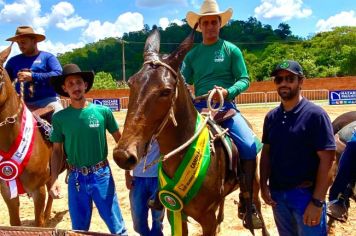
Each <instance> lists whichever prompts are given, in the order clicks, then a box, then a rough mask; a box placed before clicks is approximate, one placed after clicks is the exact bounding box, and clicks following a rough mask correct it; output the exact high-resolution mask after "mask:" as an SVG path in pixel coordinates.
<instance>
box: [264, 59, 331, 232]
mask: <svg viewBox="0 0 356 236" xmlns="http://www.w3.org/2000/svg"><path fill="white" fill-rule="evenodd" d="M271 75H272V76H273V79H274V83H275V85H276V88H277V92H278V94H279V96H280V98H281V105H280V106H279V107H277V108H275V109H273V110H272V111H270V112H269V113H268V114H267V115H266V117H265V121H264V126H263V135H262V142H263V143H264V145H263V149H262V154H261V163H260V178H261V179H260V183H261V194H262V198H263V199H264V201H265V202H266V203H267V204H269V205H271V206H272V209H273V214H274V219H275V222H276V225H277V229H278V232H279V234H280V235H306V236H307V235H310V236H312V235H313V236H314V235H326V214H325V202H324V200H325V195H326V192H327V190H328V187H329V183H330V178H329V177H330V169H331V165H332V162H333V160H334V156H335V148H336V146H335V140H334V135H333V129H332V125H331V122H330V118H329V116H328V115H327V113H326V112H325V111H324V110H323V109H322V108H321V107H319V106H317V105H315V104H313V103H311V102H310V101H308V100H307V99H306V98H304V97H302V95H301V86H302V84H303V81H304V79H305V77H304V75H303V70H302V67H301V66H300V65H299V63H298V62H296V61H291V60H286V61H283V62H282V63H280V64H278V65H277V67H276V68H275V70H274V71H273V72H272V74H271Z"/></svg>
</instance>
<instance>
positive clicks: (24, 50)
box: [5, 26, 63, 112]
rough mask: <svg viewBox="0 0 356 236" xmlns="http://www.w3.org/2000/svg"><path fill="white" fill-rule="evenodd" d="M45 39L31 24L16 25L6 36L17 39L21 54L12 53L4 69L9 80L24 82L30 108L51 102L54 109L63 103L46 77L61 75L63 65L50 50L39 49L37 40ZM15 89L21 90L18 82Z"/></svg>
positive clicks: (50, 104) (43, 105) (60, 106)
mask: <svg viewBox="0 0 356 236" xmlns="http://www.w3.org/2000/svg"><path fill="white" fill-rule="evenodd" d="M45 39H46V37H45V36H44V35H42V34H38V33H35V32H34V30H33V29H32V28H31V27H30V26H19V27H18V28H17V29H16V33H15V36H13V37H10V38H8V39H6V40H7V41H11V42H16V43H17V44H18V46H19V49H20V51H21V54H19V55H16V56H14V57H11V58H10V59H9V61H8V62H7V63H6V66H5V69H6V71H7V73H8V74H9V76H10V79H11V80H12V81H14V80H15V79H17V80H18V82H24V83H25V84H24V91H23V92H24V94H23V95H24V98H23V99H24V101H25V104H26V105H27V106H28V107H29V109H30V110H35V109H38V108H44V107H47V106H52V107H53V109H54V112H57V111H59V110H61V109H63V107H62V104H61V102H60V100H59V97H58V96H57V94H56V92H55V91H54V89H53V87H52V86H51V85H50V82H49V80H50V77H51V76H58V75H60V74H61V73H62V67H61V65H60V63H59V61H58V59H57V58H56V57H55V56H54V55H53V54H51V53H49V52H45V51H40V50H39V49H38V47H37V43H39V42H42V41H43V40H45ZM16 90H17V92H18V93H19V94H21V91H20V83H17V84H16Z"/></svg>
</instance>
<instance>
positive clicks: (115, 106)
mask: <svg viewBox="0 0 356 236" xmlns="http://www.w3.org/2000/svg"><path fill="white" fill-rule="evenodd" d="M93 103H94V104H97V105H102V106H107V107H109V108H110V109H111V110H112V111H120V99H93Z"/></svg>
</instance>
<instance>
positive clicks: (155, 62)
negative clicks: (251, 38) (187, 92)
mask: <svg viewBox="0 0 356 236" xmlns="http://www.w3.org/2000/svg"><path fill="white" fill-rule="evenodd" d="M143 64H144V65H145V64H153V65H160V66H164V67H166V68H167V69H168V70H169V71H170V72H171V73H172V74H173V75H174V76H175V78H176V79H177V85H176V90H175V96H174V97H173V98H172V103H171V107H170V108H169V110H168V112H167V114H166V116H165V118H164V120H163V121H162V123H161V124H160V126H159V127H158V128H157V131H156V132H155V133H154V134H153V136H152V139H151V142H150V145H149V148H148V151H147V152H149V150H150V148H151V145H152V142H153V140H155V139H156V138H157V137H158V136H159V135H160V133H161V132H162V130H163V128H164V127H165V126H166V124H167V122H168V120H169V119H171V120H172V122H173V124H174V126H175V127H177V125H178V123H177V120H176V118H175V115H174V105H175V102H176V100H177V98H178V83H179V79H178V78H177V77H178V73H177V72H176V71H175V70H174V69H173V68H172V67H171V66H169V65H168V64H166V63H164V62H162V61H160V60H149V61H145V62H144V63H143ZM215 93H218V94H219V98H220V104H219V107H218V108H215V109H214V108H212V107H211V100H212V98H213V96H214V94H215ZM207 104H208V108H209V113H208V114H207V116H206V117H205V119H204V121H203V122H202V123H201V124H200V126H199V128H198V129H197V131H196V132H195V133H194V135H193V136H192V137H191V138H190V139H188V140H187V141H186V142H185V143H183V144H182V145H180V146H179V147H177V148H176V149H174V150H172V151H171V152H169V153H167V154H166V155H164V156H163V157H161V158H159V159H157V160H155V161H152V162H151V163H149V164H148V165H146V161H147V155H146V156H145V161H144V167H143V170H144V171H145V170H147V169H148V168H150V167H152V166H153V165H155V164H156V163H158V162H159V161H162V162H163V161H166V160H168V159H169V158H171V157H172V156H174V155H176V154H177V153H179V152H180V151H182V150H184V149H185V148H187V147H188V146H189V145H190V144H191V143H192V142H193V141H194V140H195V139H196V138H197V137H198V136H199V135H200V133H201V132H202V131H203V129H204V127H205V126H206V125H207V123H208V120H209V119H210V116H211V112H212V111H218V110H220V108H221V107H222V106H223V104H224V97H223V94H222V92H221V91H220V90H218V89H216V88H214V89H213V90H212V91H211V92H210V93H209V96H208V100H207Z"/></svg>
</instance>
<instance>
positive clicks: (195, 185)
mask: <svg viewBox="0 0 356 236" xmlns="http://www.w3.org/2000/svg"><path fill="white" fill-rule="evenodd" d="M201 123H202V116H201V115H200V114H198V115H197V120H196V124H195V132H197V129H198V128H199V126H200V125H201ZM209 141H210V137H209V131H208V127H207V126H205V127H204V128H203V130H202V132H201V133H200V135H199V136H198V137H197V138H196V139H195V140H194V141H193V143H192V144H191V145H190V146H189V147H188V151H187V152H186V153H185V155H184V158H183V161H182V162H181V164H180V165H179V167H178V169H177V171H176V172H175V174H174V176H173V178H172V179H171V178H169V177H168V176H167V175H166V174H165V173H164V172H163V169H162V162H160V163H159V165H158V178H159V189H160V192H159V199H160V201H161V202H162V204H163V205H164V206H165V207H166V208H167V209H168V211H169V215H170V216H171V217H170V223H171V229H172V236H180V235H182V217H184V216H182V212H181V211H182V209H183V207H184V205H186V204H188V203H189V202H190V201H191V200H192V199H193V198H194V197H195V196H196V194H197V193H198V192H199V189H200V187H201V185H202V183H203V181H204V178H205V176H206V173H207V171H208V168H209V165H210V142H209Z"/></svg>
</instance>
